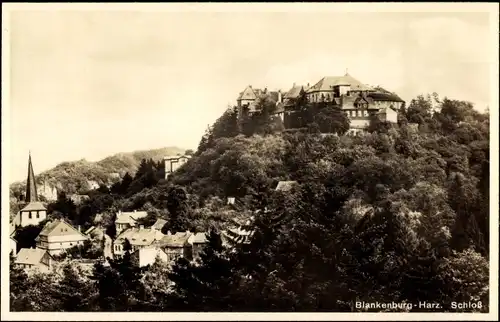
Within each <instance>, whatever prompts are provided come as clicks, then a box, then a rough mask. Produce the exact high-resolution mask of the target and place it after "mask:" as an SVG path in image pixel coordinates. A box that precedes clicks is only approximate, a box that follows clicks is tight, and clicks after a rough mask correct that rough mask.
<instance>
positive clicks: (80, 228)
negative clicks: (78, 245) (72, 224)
mask: <svg viewBox="0 0 500 322" xmlns="http://www.w3.org/2000/svg"><path fill="white" fill-rule="evenodd" d="M78 232H80V233H81V232H82V226H80V225H78Z"/></svg>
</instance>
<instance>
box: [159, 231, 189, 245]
mask: <svg viewBox="0 0 500 322" xmlns="http://www.w3.org/2000/svg"><path fill="white" fill-rule="evenodd" d="M191 235H192V233H191V232H183V233H175V234H173V235H165V236H164V237H163V238H162V239H161V240H160V241H159V242H158V245H159V246H160V247H169V248H178V247H184V246H185V245H186V243H187V241H188V239H189V237H190V236H191Z"/></svg>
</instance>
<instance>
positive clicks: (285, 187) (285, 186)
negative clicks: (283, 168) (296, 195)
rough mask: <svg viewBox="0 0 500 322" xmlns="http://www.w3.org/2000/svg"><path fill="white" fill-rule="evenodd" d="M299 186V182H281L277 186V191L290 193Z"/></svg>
mask: <svg viewBox="0 0 500 322" xmlns="http://www.w3.org/2000/svg"><path fill="white" fill-rule="evenodd" d="M297 184H298V182H297V181H280V182H278V185H277V186H276V191H290V190H291V189H292V188H293V187H294V186H295V185H297Z"/></svg>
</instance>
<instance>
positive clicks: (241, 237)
mask: <svg viewBox="0 0 500 322" xmlns="http://www.w3.org/2000/svg"><path fill="white" fill-rule="evenodd" d="M252 235H253V231H251V230H247V229H244V228H243V227H232V228H229V229H226V230H223V231H221V234H220V237H221V239H222V245H223V246H224V247H232V246H233V245H234V244H239V243H243V244H248V243H250V238H251V237H252Z"/></svg>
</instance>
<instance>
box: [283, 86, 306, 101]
mask: <svg viewBox="0 0 500 322" xmlns="http://www.w3.org/2000/svg"><path fill="white" fill-rule="evenodd" d="M302 89H304V91H307V89H308V87H307V86H303V85H293V87H292V88H291V89H290V90H289V91H288V92H286V94H285V95H284V96H283V98H288V99H290V98H297V97H299V94H300V91H301V90H302Z"/></svg>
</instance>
